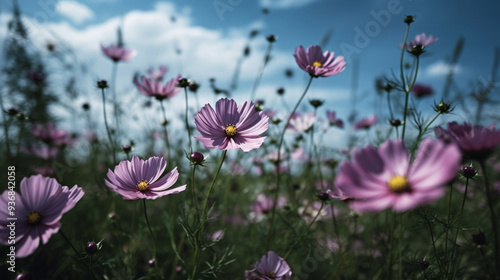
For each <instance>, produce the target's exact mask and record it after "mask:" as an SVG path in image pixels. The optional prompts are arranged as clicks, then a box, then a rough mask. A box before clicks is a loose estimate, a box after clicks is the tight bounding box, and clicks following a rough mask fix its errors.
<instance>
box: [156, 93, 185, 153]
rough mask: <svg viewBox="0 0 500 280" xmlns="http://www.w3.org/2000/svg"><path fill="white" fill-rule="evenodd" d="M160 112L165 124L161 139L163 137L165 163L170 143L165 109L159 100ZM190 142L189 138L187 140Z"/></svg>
mask: <svg viewBox="0 0 500 280" xmlns="http://www.w3.org/2000/svg"><path fill="white" fill-rule="evenodd" d="M160 107H161V112H162V114H163V121H164V122H165V123H164V124H163V125H162V126H163V137H165V146H166V148H167V161H168V159H169V158H170V142H169V140H168V131H167V114H165V107H164V106H163V100H160ZM189 139H190V140H191V138H189Z"/></svg>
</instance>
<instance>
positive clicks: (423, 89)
mask: <svg viewBox="0 0 500 280" xmlns="http://www.w3.org/2000/svg"><path fill="white" fill-rule="evenodd" d="M411 91H412V92H413V95H415V97H419V98H420V97H426V96H431V95H432V94H433V93H434V90H433V89H432V88H431V87H430V86H428V85H424V84H415V85H414V86H413V87H412V89H411Z"/></svg>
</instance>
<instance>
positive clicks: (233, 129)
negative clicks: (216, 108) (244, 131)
mask: <svg viewBox="0 0 500 280" xmlns="http://www.w3.org/2000/svg"><path fill="white" fill-rule="evenodd" d="M224 131H225V132H226V135H227V136H235V135H236V133H237V132H238V129H236V127H235V126H234V125H232V124H230V125H228V126H226V128H225V129H224Z"/></svg>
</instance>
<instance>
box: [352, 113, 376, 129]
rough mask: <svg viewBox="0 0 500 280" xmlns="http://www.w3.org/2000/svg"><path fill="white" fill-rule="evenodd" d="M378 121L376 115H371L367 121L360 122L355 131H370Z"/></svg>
mask: <svg viewBox="0 0 500 280" xmlns="http://www.w3.org/2000/svg"><path fill="white" fill-rule="evenodd" d="M377 121H378V119H377V116H376V115H370V116H369V117H367V118H365V119H361V120H359V121H358V122H357V123H355V124H354V129H356V130H359V129H369V128H370V127H372V125H374V124H376V123H377Z"/></svg>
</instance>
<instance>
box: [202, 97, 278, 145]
mask: <svg viewBox="0 0 500 280" xmlns="http://www.w3.org/2000/svg"><path fill="white" fill-rule="evenodd" d="M215 109H216V111H214V109H212V107H211V106H210V104H206V105H205V106H203V108H201V110H200V111H199V112H198V113H197V114H196V115H195V116H194V123H195V124H196V128H197V129H198V131H199V132H200V133H201V136H195V138H196V139H198V140H200V141H201V142H202V143H203V145H205V148H207V149H213V148H216V147H217V148H219V149H221V150H233V149H238V148H240V149H242V150H243V151H245V152H248V151H250V150H253V149H257V148H259V147H260V146H261V145H262V143H263V142H264V139H265V138H266V137H265V136H260V134H262V133H264V132H265V131H266V130H267V128H268V126H269V117H267V116H266V115H265V114H264V113H263V112H261V111H260V112H257V111H256V110H255V106H254V104H253V103H252V102H251V101H250V102H248V101H245V102H244V103H243V105H241V106H238V105H237V104H236V101H234V100H232V99H227V98H223V99H219V101H217V103H216V104H215Z"/></svg>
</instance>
